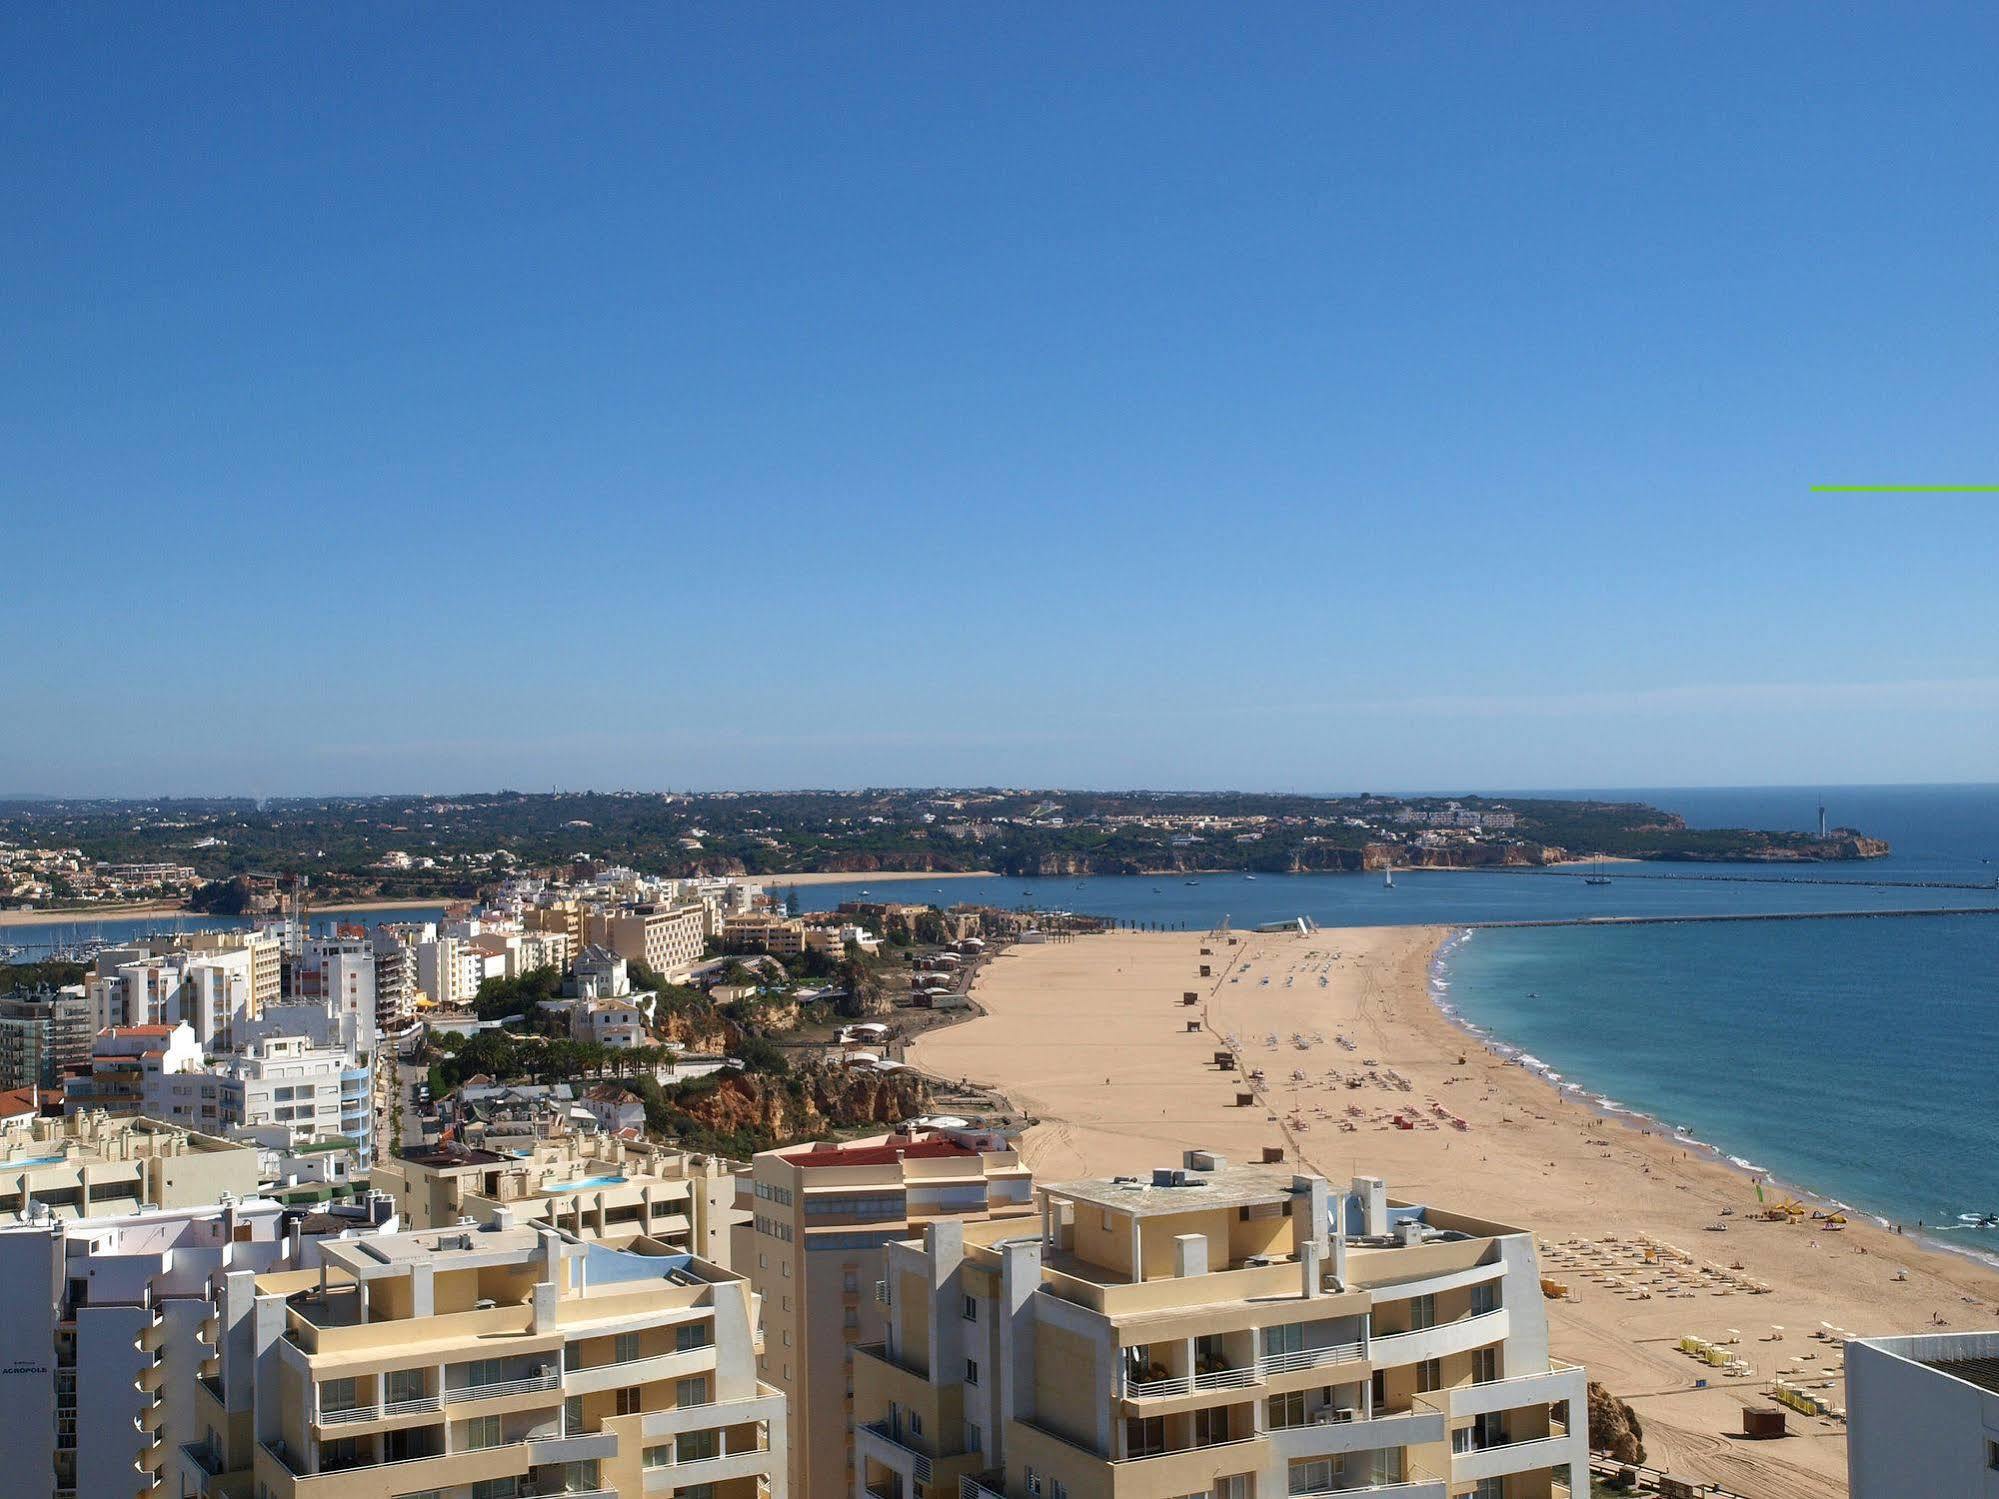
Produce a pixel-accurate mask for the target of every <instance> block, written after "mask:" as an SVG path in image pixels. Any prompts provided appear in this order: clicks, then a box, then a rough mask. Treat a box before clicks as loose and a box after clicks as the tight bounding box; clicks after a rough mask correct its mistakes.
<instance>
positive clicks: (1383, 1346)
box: [1367, 1307, 1508, 1369]
mask: <svg viewBox="0 0 1999 1499" xmlns="http://www.w3.org/2000/svg"><path fill="white" fill-rule="evenodd" d="M1507 1326H1508V1323H1507V1315H1506V1308H1505V1307H1500V1308H1498V1309H1497V1310H1496V1311H1490V1312H1479V1313H1477V1314H1475V1315H1473V1316H1470V1317H1460V1318H1458V1319H1457V1320H1456V1321H1455V1322H1439V1323H1438V1324H1437V1325H1436V1326H1434V1327H1424V1328H1418V1329H1416V1330H1415V1331H1412V1332H1397V1333H1386V1334H1384V1335H1382V1336H1380V1337H1375V1338H1370V1339H1368V1343H1367V1356H1368V1360H1369V1361H1370V1362H1371V1363H1372V1364H1373V1365H1374V1366H1375V1367H1376V1368H1377V1369H1380V1368H1395V1367H1399V1366H1401V1365H1404V1364H1420V1363H1422V1362H1424V1361H1425V1360H1426V1359H1433V1358H1445V1357H1448V1356H1449V1355H1451V1354H1453V1353H1469V1352H1471V1351H1472V1350H1473V1349H1474V1348H1484V1347H1487V1346H1489V1345H1491V1344H1493V1343H1497V1342H1501V1341H1502V1340H1504V1339H1505V1337H1506V1333H1507Z"/></svg>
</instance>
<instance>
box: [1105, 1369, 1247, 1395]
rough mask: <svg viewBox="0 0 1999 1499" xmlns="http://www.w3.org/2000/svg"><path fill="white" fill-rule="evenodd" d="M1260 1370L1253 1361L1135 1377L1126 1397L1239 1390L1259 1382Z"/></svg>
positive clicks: (1129, 1384)
mask: <svg viewBox="0 0 1999 1499" xmlns="http://www.w3.org/2000/svg"><path fill="white" fill-rule="evenodd" d="M1262 1379H1263V1372H1262V1371H1261V1370H1260V1369H1258V1368H1257V1367H1256V1366H1255V1365H1251V1366H1250V1367H1249V1368H1247V1369H1210V1370H1209V1371H1208V1372H1207V1373H1205V1374H1173V1375H1168V1376H1167V1377H1166V1378H1165V1379H1134V1380H1132V1381H1130V1382H1129V1383H1127V1384H1126V1385H1125V1387H1124V1393H1125V1398H1126V1399H1127V1400H1155V1399H1158V1398H1160V1397H1162V1396H1167V1395H1191V1394H1193V1393H1194V1392H1195V1391H1197V1390H1242V1389H1247V1388H1248V1387H1249V1386H1251V1385H1254V1384H1258V1383H1261V1382H1262Z"/></svg>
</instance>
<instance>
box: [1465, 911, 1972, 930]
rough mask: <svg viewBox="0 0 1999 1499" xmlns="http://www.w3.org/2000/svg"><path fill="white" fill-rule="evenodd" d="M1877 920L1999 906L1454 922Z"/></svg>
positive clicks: (1623, 923)
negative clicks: (1877, 918)
mask: <svg viewBox="0 0 1999 1499" xmlns="http://www.w3.org/2000/svg"><path fill="white" fill-rule="evenodd" d="M1877 916H1999V906H1926V907H1920V908H1919V907H1910V908H1909V909H1907V910H1899V911H1897V910H1889V911H1723V912H1714V913H1711V914H1709V915H1705V916H1701V915H1686V916H1541V917H1534V918H1532V919H1529V920H1522V921H1454V922H1452V923H1450V924H1451V925H1452V926H1460V927H1471V928H1474V929H1478V930H1485V929H1491V928H1501V927H1529V926H1684V925H1689V924H1692V923H1695V922H1704V921H1853V920H1856V919H1860V918H1871V917H1877Z"/></svg>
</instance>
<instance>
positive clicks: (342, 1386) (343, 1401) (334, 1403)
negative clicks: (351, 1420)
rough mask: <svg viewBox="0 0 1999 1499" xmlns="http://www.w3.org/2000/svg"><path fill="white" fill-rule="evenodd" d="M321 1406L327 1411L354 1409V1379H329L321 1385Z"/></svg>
mask: <svg viewBox="0 0 1999 1499" xmlns="http://www.w3.org/2000/svg"><path fill="white" fill-rule="evenodd" d="M319 1408H320V1410H322V1411H325V1412H329V1413H330V1412H333V1411H351V1410H352V1409H354V1381H353V1380H351V1379H329V1380H327V1381H326V1382H325V1383H324V1384H322V1385H320V1387H319Z"/></svg>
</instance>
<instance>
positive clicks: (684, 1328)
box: [673, 1322, 714, 1353]
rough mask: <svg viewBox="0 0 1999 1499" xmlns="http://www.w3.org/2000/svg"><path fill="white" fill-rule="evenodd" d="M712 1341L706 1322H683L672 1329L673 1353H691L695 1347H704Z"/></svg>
mask: <svg viewBox="0 0 1999 1499" xmlns="http://www.w3.org/2000/svg"><path fill="white" fill-rule="evenodd" d="M713 1341H714V1340H713V1338H712V1337H711V1336H710V1335H709V1332H708V1324H707V1323H706V1322H683V1323H681V1324H680V1326H678V1327H676V1328H674V1330H673V1351H674V1352H675V1353H692V1352H693V1351H694V1350H695V1349H696V1348H706V1347H707V1346H708V1345H709V1343H711V1342H713Z"/></svg>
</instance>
